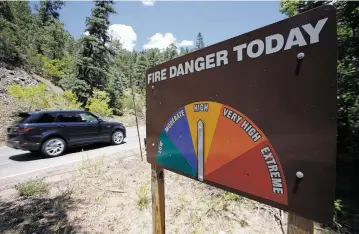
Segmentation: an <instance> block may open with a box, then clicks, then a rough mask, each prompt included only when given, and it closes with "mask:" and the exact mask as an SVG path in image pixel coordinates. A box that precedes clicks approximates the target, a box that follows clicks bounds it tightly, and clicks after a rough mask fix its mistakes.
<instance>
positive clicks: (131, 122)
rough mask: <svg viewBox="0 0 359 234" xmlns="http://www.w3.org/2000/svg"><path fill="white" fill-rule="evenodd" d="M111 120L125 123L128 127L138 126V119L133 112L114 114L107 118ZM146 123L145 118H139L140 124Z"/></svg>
mask: <svg viewBox="0 0 359 234" xmlns="http://www.w3.org/2000/svg"><path fill="white" fill-rule="evenodd" d="M107 120H109V121H115V122H120V123H123V124H124V125H125V126H126V127H133V126H136V119H135V116H134V115H131V114H124V115H123V116H112V117H109V118H107ZM145 123H146V120H145V119H143V118H138V124H139V125H141V124H142V125H143V124H145Z"/></svg>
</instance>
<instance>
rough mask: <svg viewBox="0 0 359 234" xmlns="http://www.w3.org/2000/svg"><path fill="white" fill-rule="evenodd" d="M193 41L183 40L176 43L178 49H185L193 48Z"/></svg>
mask: <svg viewBox="0 0 359 234" xmlns="http://www.w3.org/2000/svg"><path fill="white" fill-rule="evenodd" d="M193 44H194V43H193V41H188V40H183V41H181V42H180V43H178V46H179V47H187V46H193Z"/></svg>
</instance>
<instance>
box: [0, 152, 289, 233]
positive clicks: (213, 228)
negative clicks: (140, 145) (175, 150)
mask: <svg viewBox="0 0 359 234" xmlns="http://www.w3.org/2000/svg"><path fill="white" fill-rule="evenodd" d="M103 159H104V158H99V159H98V160H97V161H95V162H90V161H88V160H86V159H84V160H83V161H82V162H81V164H79V170H78V171H76V172H74V173H73V174H71V175H67V176H66V177H65V178H63V179H62V180H60V181H58V182H52V183H50V184H49V187H50V188H51V189H50V192H49V194H47V195H43V196H36V197H29V198H21V197H19V196H18V195H17V194H10V195H8V196H7V197H2V198H1V199H0V233H131V234H135V233H139V234H145V233H152V207H151V178H150V176H151V170H150V165H149V164H148V163H147V162H146V159H144V161H143V162H141V161H140V159H139V156H138V155H136V156H132V157H127V158H125V159H121V160H120V159H118V160H115V161H113V163H112V164H111V165H104V164H103ZM165 197H166V200H165V203H166V233H183V234H186V233H206V234H207V233H213V234H224V233H236V234H237V233H246V234H250V233H261V234H265V233H268V234H276V233H278V234H282V233H286V220H287V216H286V214H285V212H280V211H279V210H278V209H274V208H271V207H269V206H265V205H262V204H260V203H257V202H254V201H251V200H248V199H245V198H243V197H239V196H236V195H234V194H231V193H228V192H224V191H223V190H220V189H217V188H213V187H211V186H208V185H205V184H203V183H200V182H197V181H193V180H190V179H188V178H185V177H183V176H180V175H177V174H174V173H172V172H169V171H165ZM281 220H282V221H283V222H282V223H281Z"/></svg>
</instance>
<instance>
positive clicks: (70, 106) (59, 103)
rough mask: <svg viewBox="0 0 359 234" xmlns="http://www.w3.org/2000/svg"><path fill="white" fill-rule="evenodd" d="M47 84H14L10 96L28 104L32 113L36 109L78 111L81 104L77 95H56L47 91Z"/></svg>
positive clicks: (10, 88)
mask: <svg viewBox="0 0 359 234" xmlns="http://www.w3.org/2000/svg"><path fill="white" fill-rule="evenodd" d="M46 87H47V86H46V84H43V83H42V84H39V85H29V86H25V87H22V86H20V85H17V84H13V85H11V86H9V88H8V94H9V95H10V96H12V97H14V98H16V100H17V101H18V102H21V103H24V104H26V105H27V106H28V107H29V109H28V111H32V110H35V109H62V110H78V109H81V103H80V102H78V98H77V96H76V94H74V93H73V92H72V91H71V90H67V91H65V92H63V93H60V94H54V93H52V92H49V91H47V90H46Z"/></svg>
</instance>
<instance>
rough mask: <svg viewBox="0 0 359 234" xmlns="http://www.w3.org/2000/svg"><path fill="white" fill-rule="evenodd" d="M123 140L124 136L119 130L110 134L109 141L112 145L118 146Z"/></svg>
mask: <svg viewBox="0 0 359 234" xmlns="http://www.w3.org/2000/svg"><path fill="white" fill-rule="evenodd" d="M123 140H124V135H123V132H122V131H121V130H116V131H114V132H113V133H112V137H111V141H112V144H114V145H120V144H122V142H123Z"/></svg>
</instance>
